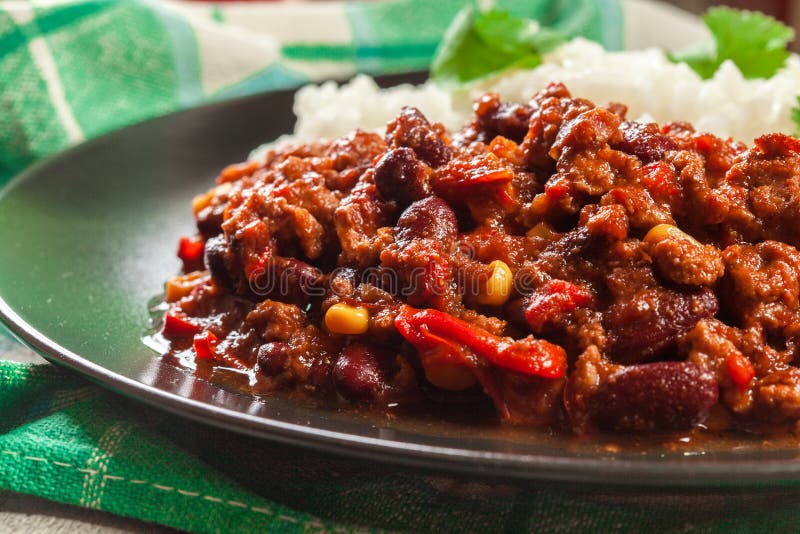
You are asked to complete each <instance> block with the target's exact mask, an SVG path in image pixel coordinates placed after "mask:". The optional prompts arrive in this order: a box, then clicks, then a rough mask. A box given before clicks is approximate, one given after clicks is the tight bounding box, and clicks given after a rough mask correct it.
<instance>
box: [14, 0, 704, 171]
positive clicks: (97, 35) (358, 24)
mask: <svg viewBox="0 0 800 534" xmlns="http://www.w3.org/2000/svg"><path fill="white" fill-rule="evenodd" d="M464 3H465V0H437V1H435V2H429V1H423V0H391V1H388V2H286V3H282V2H244V3H241V2H234V3H230V4H216V3H206V2H177V1H159V2H155V1H115V0H86V1H77V2H69V1H67V2H63V1H62V2H52V1H38V2H37V1H32V2H21V1H14V2H0V182H2V180H3V179H4V178H5V179H7V178H8V177H10V176H11V175H13V174H14V173H16V172H18V171H19V170H20V169H22V168H23V167H24V166H26V165H28V164H30V163H32V162H33V161H35V160H36V159H39V158H41V157H43V156H46V155H49V154H52V153H54V152H56V151H58V150H60V149H62V148H64V147H65V146H68V145H69V144H73V143H77V142H80V141H82V140H84V139H88V138H91V137H95V136H97V135H99V134H101V133H104V132H107V131H109V130H112V129H115V128H118V127H121V126H124V125H127V124H131V123H133V122H138V121H141V120H145V119H147V118H150V117H154V116H157V115H161V114H164V113H167V112H170V111H173V110H176V109H181V108H185V107H189V106H193V105H197V104H199V103H202V102H206V101H209V100H217V99H223V98H230V97H235V96H240V95H245V94H249V93H254V92H257V91H265V90H270V89H279V88H286V87H294V86H297V85H300V84H302V83H305V82H308V81H310V80H322V79H331V78H334V79H345V78H347V77H349V76H351V75H352V74H354V73H355V72H369V73H382V72H396V71H407V70H421V69H425V68H427V66H428V64H429V62H430V59H431V57H432V55H433V53H434V51H435V49H436V46H437V44H438V42H439V40H440V38H441V36H442V34H443V32H444V30H445V29H446V28H447V26H448V24H449V23H450V21H451V20H452V18H453V16H454V15H455V13H456V12H457V11H458V10H459V9H460V7H461V6H462V5H463V4H464ZM496 3H497V5H499V6H500V7H505V8H508V9H509V10H511V11H513V12H515V13H516V14H518V15H525V16H528V17H531V18H536V19H538V20H540V21H541V22H542V23H543V24H546V25H550V26H554V27H556V28H559V29H561V30H563V31H564V32H566V33H567V34H569V35H583V36H585V37H588V38H591V39H594V40H596V41H599V42H601V43H603V44H604V45H605V46H606V47H607V48H609V49H612V50H613V49H619V48H621V47H623V46H624V45H626V44H627V45H628V46H630V47H633V48H639V47H642V46H646V45H664V46H667V47H678V46H682V45H684V44H685V43H686V42H693V41H696V40H699V39H700V38H702V36H703V35H704V30H703V27H702V25H701V24H699V23H698V22H697V21H696V20H692V19H691V18H689V17H687V16H686V14H685V13H682V12H680V11H677V10H674V9H673V10H671V9H668V8H667V7H661V6H657V5H656V4H655V3H654V2H649V1H642V0H627V1H625V2H624V3H623V8H624V10H625V12H626V16H627V20H629V21H634V23H629V24H624V21H623V17H622V14H621V13H622V9H620V5H619V2H618V1H617V0H560V1H559V2H552V1H551V0H526V1H522V2H520V1H514V0H497V2H496ZM654 6H655V7H654Z"/></svg>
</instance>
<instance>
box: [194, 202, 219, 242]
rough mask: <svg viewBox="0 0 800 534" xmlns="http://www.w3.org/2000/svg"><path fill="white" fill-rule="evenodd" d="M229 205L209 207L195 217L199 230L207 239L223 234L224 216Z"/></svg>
mask: <svg viewBox="0 0 800 534" xmlns="http://www.w3.org/2000/svg"><path fill="white" fill-rule="evenodd" d="M226 205H227V204H225V203H221V204H214V205H209V206H206V207H205V208H203V209H202V210H200V212H198V213H197V215H196V216H195V218H196V222H197V229H198V230H199V231H200V233H201V234H203V235H204V236H206V237H211V236H215V235H217V234H219V233H220V232H222V222H223V214H224V212H225V206H226Z"/></svg>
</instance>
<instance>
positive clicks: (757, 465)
mask: <svg viewBox="0 0 800 534" xmlns="http://www.w3.org/2000/svg"><path fill="white" fill-rule="evenodd" d="M412 76H420V75H419V73H415V74H412ZM408 79H409V74H408V73H403V74H396V75H390V76H384V77H380V81H381V82H383V83H384V84H392V83H397V81H408ZM296 90H297V89H285V90H280V91H267V92H263V93H258V94H254V95H247V96H243V97H239V98H235V99H230V100H223V101H215V102H211V103H207V104H205V105H202V106H196V107H192V108H189V109H184V110H179V111H175V112H172V113H169V114H166V115H161V116H158V117H154V118H151V119H148V120H144V121H141V122H138V123H135V124H132V125H128V126H125V127H123V128H120V129H117V130H113V131H111V132H108V133H106V134H103V135H101V136H98V137H95V138H92V139H89V140H87V141H85V142H83V143H80V144H77V145H74V146H72V147H70V148H68V149H66V150H64V151H61V152H59V153H57V154H55V155H52V156H49V157H47V158H44V159H42V160H40V161H37V162H35V163H34V164H32V165H30V166H29V167H27V168H26V169H24V170H23V171H22V172H20V173H18V174H17V175H16V176H14V177H13V178H11V180H9V181H8V182H7V183H6V184H5V185H4V186H3V187H2V188H0V202H2V201H3V199H4V198H5V197H6V196H7V195H8V194H9V193H10V192H11V191H13V190H14V189H15V188H16V187H18V186H20V184H23V183H25V182H26V181H27V180H31V179H35V178H36V176H37V175H38V174H40V173H41V172H42V171H43V170H45V169H47V168H50V167H53V166H57V165H59V163H60V162H62V161H63V160H67V159H69V158H71V157H73V155H75V154H77V153H80V152H83V151H86V150H91V149H92V147H93V146H94V145H95V144H99V143H106V142H108V141H109V140H113V137H115V136H119V135H125V133H126V132H128V131H129V130H132V129H135V128H141V127H150V126H151V125H152V124H153V123H157V122H160V121H169V120H171V119H173V118H175V117H176V116H179V115H184V114H190V113H193V112H196V111H197V110H200V109H208V108H211V107H217V106H231V105H242V104H246V102H247V101H248V100H254V101H255V100H258V99H260V98H265V97H267V95H271V94H276V93H283V94H286V93H294V92H296ZM145 305H146V303H143V306H145ZM0 321H1V322H3V323H4V324H5V325H7V326H8V328H9V330H10V331H11V332H12V333H13V334H14V335H15V336H17V337H18V338H19V339H20V340H21V341H22V342H23V343H24V344H26V345H28V346H29V347H31V348H32V349H33V350H35V351H36V352H37V353H39V354H40V355H42V356H43V357H44V358H45V359H47V360H48V361H50V362H52V363H56V364H58V365H61V366H62V367H67V368H69V369H71V370H73V371H75V372H77V373H79V374H81V375H83V376H85V377H87V378H88V379H89V380H90V381H92V382H94V383H97V384H99V385H101V386H102V387H104V388H105V389H108V390H111V391H113V392H115V393H118V394H122V395H123V396H125V397H126V398H129V399H132V400H134V401H137V402H144V403H146V404H148V405H150V406H152V407H154V408H156V409H159V410H162V411H167V412H170V413H172V414H174V415H177V416H181V417H187V418H189V419H192V420H194V421H197V422H200V423H204V424H208V425H212V426H216V427H220V428H225V429H227V430H231V431H233V432H236V433H242V434H247V435H250V436H255V437H258V438H260V439H267V440H271V441H278V442H282V443H285V444H292V445H297V446H301V447H304V448H310V449H313V450H317V451H321V452H325V453H332V454H336V455H340V456H346V457H351V458H359V459H368V460H377V461H381V462H385V463H389V464H396V465H405V466H410V467H413V468H418V469H424V470H433V471H446V472H449V473H454V474H470V475H478V476H487V477H490V478H493V479H497V478H511V479H515V480H528V481H549V482H553V483H561V482H584V483H589V484H604V485H609V484H610V485H614V486H625V487H634V486H655V487H658V486H660V487H668V486H672V487H674V486H683V487H698V486H701V487H705V486H710V485H716V484H726V485H736V486H738V485H746V484H753V483H763V482H772V483H776V482H782V483H790V484H792V483H800V462H798V461H791V460H788V459H784V460H771V461H753V460H748V461H743V460H736V459H732V460H730V461H728V460H718V459H715V460H714V461H713V462H711V461H707V462H703V461H702V460H701V459H700V460H694V459H690V460H686V458H684V461H677V460H671V459H663V458H661V459H658V460H656V459H654V458H653V457H648V458H647V459H646V460H627V459H614V460H609V458H607V457H602V458H601V457H591V456H588V455H587V457H576V456H569V457H563V458H559V457H557V456H553V455H543V454H530V455H525V454H518V453H503V452H491V451H478V450H476V449H469V448H457V447H447V446H433V445H427V444H421V443H410V442H407V441H398V440H392V439H385V438H373V437H367V436H358V435H355V434H349V433H343V432H334V431H330V430H327V429H320V428H317V427H311V426H304V425H300V424H295V423H288V422H285V421H279V420H276V419H271V418H267V417H260V416H254V415H251V414H247V413H243V412H239V411H236V410H232V409H229V408H226V407H222V406H218V405H214V404H211V403H205V402H201V401H197V400H193V399H190V398H188V397H184V396H181V395H178V394H176V393H172V392H169V391H166V390H163V389H160V388H157V387H155V386H152V385H150V384H146V383H144V382H142V381H138V380H135V379H132V378H129V377H126V376H124V375H122V374H119V373H115V372H113V371H110V370H109V369H106V368H105V367H103V366H101V365H98V364H96V363H94V362H92V361H91V360H90V359H87V358H84V357H83V356H81V355H79V354H77V353H75V352H73V351H71V350H69V349H66V348H65V347H62V346H61V345H59V344H58V343H57V342H55V341H54V340H52V339H50V338H48V337H47V336H45V335H44V334H42V333H41V332H39V330H37V329H36V328H35V327H34V326H33V325H31V324H29V323H27V322H26V321H25V320H24V319H22V318H21V317H20V316H19V315H18V314H17V313H16V312H15V311H14V310H13V309H12V308H11V306H10V305H9V304H8V303H7V302H6V301H5V299H4V298H3V297H2V295H0ZM154 357H156V356H154ZM214 386H215V387H220V386H218V385H214ZM220 388H221V387H220ZM221 389H222V388H221ZM798 452H800V449H798ZM726 454H728V453H726ZM751 454H752V453H751ZM701 456H702V455H701Z"/></svg>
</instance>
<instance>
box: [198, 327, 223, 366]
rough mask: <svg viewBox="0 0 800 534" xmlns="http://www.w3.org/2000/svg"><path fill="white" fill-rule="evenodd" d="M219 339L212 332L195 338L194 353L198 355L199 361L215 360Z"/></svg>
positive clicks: (208, 331) (207, 331)
mask: <svg viewBox="0 0 800 534" xmlns="http://www.w3.org/2000/svg"><path fill="white" fill-rule="evenodd" d="M217 343H219V339H217V336H215V335H214V333H213V332H212V331H211V330H206V331H205V332H203V333H202V334H197V335H195V336H194V344H193V345H194V352H195V354H197V359H198V360H213V359H215V356H216V354H215V350H216V348H217Z"/></svg>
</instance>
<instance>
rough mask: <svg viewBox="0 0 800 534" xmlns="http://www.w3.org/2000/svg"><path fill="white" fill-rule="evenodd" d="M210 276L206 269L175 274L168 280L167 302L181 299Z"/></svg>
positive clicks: (165, 297)
mask: <svg viewBox="0 0 800 534" xmlns="http://www.w3.org/2000/svg"><path fill="white" fill-rule="evenodd" d="M207 277H208V273H207V272H205V271H195V272H192V273H188V274H183V275H178V276H173V277H172V278H170V279H168V280H167V284H166V286H165V295H164V299H165V300H166V301H167V302H175V301H176V300H180V299H182V298H183V297H185V296H186V295H188V294H189V293H191V292H192V289H194V287H195V286H197V285H198V284H201V283H202V282H203V281H204V280H205V279H206V278H207Z"/></svg>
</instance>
